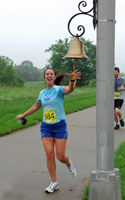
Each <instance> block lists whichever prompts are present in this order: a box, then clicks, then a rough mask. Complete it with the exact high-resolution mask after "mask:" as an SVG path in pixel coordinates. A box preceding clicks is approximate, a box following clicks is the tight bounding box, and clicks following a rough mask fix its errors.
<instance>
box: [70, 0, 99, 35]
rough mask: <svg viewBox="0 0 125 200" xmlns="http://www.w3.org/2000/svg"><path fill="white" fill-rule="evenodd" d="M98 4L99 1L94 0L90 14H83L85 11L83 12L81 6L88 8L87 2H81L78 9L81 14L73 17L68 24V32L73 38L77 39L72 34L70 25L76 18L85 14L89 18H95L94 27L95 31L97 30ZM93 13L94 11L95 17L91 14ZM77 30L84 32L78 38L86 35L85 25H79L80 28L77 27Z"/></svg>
mask: <svg viewBox="0 0 125 200" xmlns="http://www.w3.org/2000/svg"><path fill="white" fill-rule="evenodd" d="M97 3H98V0H93V8H92V9H90V10H89V11H88V12H83V11H82V10H81V5H82V6H83V7H86V6H87V3H86V1H81V2H80V3H79V4H78V9H79V11H80V13H77V14H75V15H74V16H73V17H71V19H70V20H69V22H68V31H69V33H70V34H71V35H72V36H73V37H76V35H74V34H72V33H71V31H70V23H71V21H72V20H73V19H74V18H75V17H76V16H78V15H82V14H84V15H88V16H90V17H92V18H93V27H94V29H95V28H96V25H97V22H98V20H97ZM92 11H93V15H91V14H90V13H91V12H92ZM77 30H78V31H82V33H81V34H80V35H77V37H81V36H82V35H83V34H84V33H85V28H84V26H83V25H79V26H78V27H77Z"/></svg>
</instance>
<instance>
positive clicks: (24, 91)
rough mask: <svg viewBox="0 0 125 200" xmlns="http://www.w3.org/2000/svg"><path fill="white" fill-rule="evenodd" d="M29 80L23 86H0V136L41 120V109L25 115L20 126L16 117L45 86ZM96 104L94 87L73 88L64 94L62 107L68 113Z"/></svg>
mask: <svg viewBox="0 0 125 200" xmlns="http://www.w3.org/2000/svg"><path fill="white" fill-rule="evenodd" d="M37 84H38V83H36V82H29V83H26V84H25V87H19V88H17V87H0V136H3V135H6V134H10V133H12V132H13V131H16V130H18V129H22V128H24V127H28V126H31V125H34V124H37V123H39V122H41V121H42V109H39V110H38V111H37V112H36V113H34V114H32V115H30V116H28V117H27V120H28V123H27V124H26V125H25V126H22V125H21V124H20V123H19V122H18V121H17V119H16V116H17V115H18V114H21V113H23V112H25V111H26V110H28V109H29V108H30V107H31V106H32V105H33V104H34V103H35V102H36V99H37V97H38V95H39V92H40V91H41V90H42V89H43V88H45V84H44V82H39V84H38V86H37ZM95 104H96V89H93V88H89V87H81V88H77V87H76V88H75V91H74V92H73V93H71V94H69V95H66V96H65V101H64V109H65V113H66V114H69V113H72V112H76V111H78V110H83V109H85V108H88V107H90V106H93V105H95Z"/></svg>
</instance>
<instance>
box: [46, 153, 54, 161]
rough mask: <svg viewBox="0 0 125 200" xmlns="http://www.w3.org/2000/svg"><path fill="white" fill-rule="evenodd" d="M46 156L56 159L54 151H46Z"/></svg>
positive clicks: (49, 158)
mask: <svg viewBox="0 0 125 200" xmlns="http://www.w3.org/2000/svg"><path fill="white" fill-rule="evenodd" d="M46 157H47V160H54V159H55V153H54V151H46Z"/></svg>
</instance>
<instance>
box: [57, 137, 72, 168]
mask: <svg viewBox="0 0 125 200" xmlns="http://www.w3.org/2000/svg"><path fill="white" fill-rule="evenodd" d="M66 142H67V139H55V145H56V155H57V158H58V160H59V161H60V162H62V163H65V164H66V165H67V166H68V167H70V166H71V163H70V161H69V158H68V156H67V155H65V150H66Z"/></svg>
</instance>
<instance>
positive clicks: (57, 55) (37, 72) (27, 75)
mask: <svg viewBox="0 0 125 200" xmlns="http://www.w3.org/2000/svg"><path fill="white" fill-rule="evenodd" d="M71 39H73V38H71ZM80 40H82V41H83V43H84V51H85V53H86V55H87V56H88V59H78V61H77V63H76V66H75V68H76V69H78V70H79V71H81V79H80V80H79V81H78V82H77V86H83V85H88V84H90V83H91V82H92V84H95V79H96V46H95V45H94V44H93V43H92V42H91V41H90V40H85V39H84V38H80ZM69 44H70V41H69V39H68V38H65V39H63V40H62V39H59V40H58V41H56V42H55V44H52V45H51V46H50V47H49V48H48V49H46V50H45V52H50V53H51V57H50V59H49V60H48V63H47V64H46V65H45V67H44V68H43V69H38V68H37V67H34V65H33V63H32V62H31V61H28V60H27V61H23V62H22V63H21V64H20V65H14V63H13V61H12V60H11V59H10V58H8V57H6V56H0V85H9V86H23V84H24V82H29V81H41V80H43V72H44V70H45V69H46V68H48V67H52V68H53V69H55V71H56V72H57V74H59V73H62V72H66V73H71V72H72V71H73V64H74V60H73V59H66V58H64V56H65V55H66V54H67V52H68V49H69ZM68 81H69V80H68V79H67V77H66V79H65V82H66V84H67V83H68Z"/></svg>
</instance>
